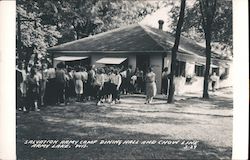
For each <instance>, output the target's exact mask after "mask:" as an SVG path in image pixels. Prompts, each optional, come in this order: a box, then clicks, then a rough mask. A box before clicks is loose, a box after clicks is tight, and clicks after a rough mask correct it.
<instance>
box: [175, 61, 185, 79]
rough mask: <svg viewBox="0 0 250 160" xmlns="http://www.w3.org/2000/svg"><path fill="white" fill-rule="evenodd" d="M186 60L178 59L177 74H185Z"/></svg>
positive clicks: (177, 75)
mask: <svg viewBox="0 0 250 160" xmlns="http://www.w3.org/2000/svg"><path fill="white" fill-rule="evenodd" d="M185 69H186V62H182V61H176V70H175V76H176V77H179V76H185V74H186V73H185Z"/></svg>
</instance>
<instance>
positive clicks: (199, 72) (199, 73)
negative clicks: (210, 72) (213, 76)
mask: <svg viewBox="0 0 250 160" xmlns="http://www.w3.org/2000/svg"><path fill="white" fill-rule="evenodd" d="M204 70H205V66H204V65H195V69H194V72H195V75H196V76H198V77H203V76H204Z"/></svg>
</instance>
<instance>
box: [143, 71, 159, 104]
mask: <svg viewBox="0 0 250 160" xmlns="http://www.w3.org/2000/svg"><path fill="white" fill-rule="evenodd" d="M145 80H146V103H152V101H153V98H154V96H155V95H156V91H157V89H156V83H155V73H154V72H153V69H152V68H151V67H150V68H149V69H148V73H147V74H146V77H145ZM146 103H145V104H146Z"/></svg>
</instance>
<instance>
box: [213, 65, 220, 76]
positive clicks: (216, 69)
mask: <svg viewBox="0 0 250 160" xmlns="http://www.w3.org/2000/svg"><path fill="white" fill-rule="evenodd" d="M214 72H215V73H216V75H217V76H219V67H213V68H212V74H213V73H214Z"/></svg>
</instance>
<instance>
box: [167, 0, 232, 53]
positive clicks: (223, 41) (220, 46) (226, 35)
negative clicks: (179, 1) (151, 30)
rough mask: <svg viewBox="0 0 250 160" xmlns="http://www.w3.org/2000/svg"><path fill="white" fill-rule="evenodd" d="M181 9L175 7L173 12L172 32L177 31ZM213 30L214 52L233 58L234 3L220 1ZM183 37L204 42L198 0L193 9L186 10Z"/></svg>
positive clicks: (225, 0) (217, 5)
mask: <svg viewBox="0 0 250 160" xmlns="http://www.w3.org/2000/svg"><path fill="white" fill-rule="evenodd" d="M178 10H179V7H178V6H175V7H173V9H172V10H171V12H172V14H171V17H172V19H173V21H172V25H171V28H172V31H173V32H174V30H175V25H176V24H177V19H178ZM211 27H212V28H211V30H212V35H211V36H212V39H211V40H212V47H213V50H219V51H220V52H222V53H223V55H222V56H231V54H232V41H233V38H232V1H228V0H219V1H217V4H216V12H215V16H214V22H213V25H212V26H211ZM182 31H183V35H184V36H186V37H189V38H191V39H194V40H195V41H197V42H202V41H203V40H204V37H205V35H204V32H203V27H202V15H201V11H200V4H199V1H198V0H196V1H195V2H194V4H193V5H192V7H189V8H187V9H186V15H185V21H184V25H183V29H182Z"/></svg>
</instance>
